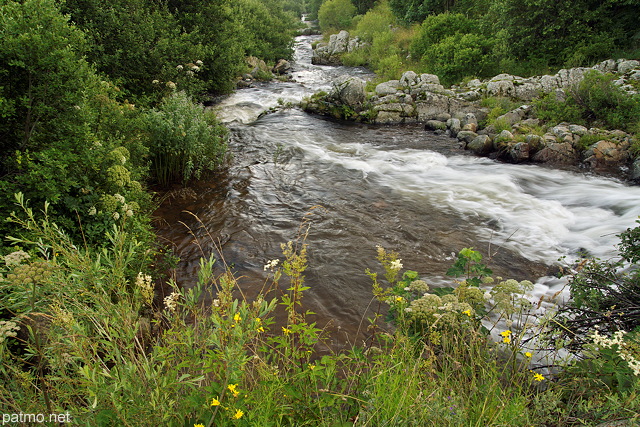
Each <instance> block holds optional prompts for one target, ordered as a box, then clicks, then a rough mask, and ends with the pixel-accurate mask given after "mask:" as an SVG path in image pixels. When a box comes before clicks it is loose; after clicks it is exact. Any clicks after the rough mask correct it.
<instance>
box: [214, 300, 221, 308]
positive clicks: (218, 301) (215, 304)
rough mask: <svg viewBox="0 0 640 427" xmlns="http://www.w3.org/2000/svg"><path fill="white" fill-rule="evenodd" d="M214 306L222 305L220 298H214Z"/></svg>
mask: <svg viewBox="0 0 640 427" xmlns="http://www.w3.org/2000/svg"><path fill="white" fill-rule="evenodd" d="M213 306H214V307H220V300H219V299H214V300H213Z"/></svg>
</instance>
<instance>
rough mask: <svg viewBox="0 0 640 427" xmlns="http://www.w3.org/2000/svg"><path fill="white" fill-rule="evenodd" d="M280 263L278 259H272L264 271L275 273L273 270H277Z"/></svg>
mask: <svg viewBox="0 0 640 427" xmlns="http://www.w3.org/2000/svg"><path fill="white" fill-rule="evenodd" d="M279 262H280V261H279V260H277V259H272V260H271V261H269V262H268V263H266V264H265V266H264V271H267V270H272V271H273V269H274V268H276V266H277V265H278V263H279Z"/></svg>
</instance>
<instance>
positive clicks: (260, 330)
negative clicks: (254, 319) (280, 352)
mask: <svg viewBox="0 0 640 427" xmlns="http://www.w3.org/2000/svg"><path fill="white" fill-rule="evenodd" d="M256 331H258V332H264V328H263V327H262V326H260V327H259V328H258V329H256Z"/></svg>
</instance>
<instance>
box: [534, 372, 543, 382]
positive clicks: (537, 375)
mask: <svg viewBox="0 0 640 427" xmlns="http://www.w3.org/2000/svg"><path fill="white" fill-rule="evenodd" d="M533 380H534V381H542V380H544V376H543V375H542V374H539V373H537V372H536V373H535V374H533Z"/></svg>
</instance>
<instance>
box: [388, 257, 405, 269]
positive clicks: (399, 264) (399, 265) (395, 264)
mask: <svg viewBox="0 0 640 427" xmlns="http://www.w3.org/2000/svg"><path fill="white" fill-rule="evenodd" d="M401 261H402V260H401V259H396V260H394V261H391V264H390V265H389V268H390V269H392V270H396V271H398V270H400V269H401V268H402V262H401Z"/></svg>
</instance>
